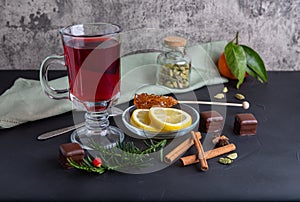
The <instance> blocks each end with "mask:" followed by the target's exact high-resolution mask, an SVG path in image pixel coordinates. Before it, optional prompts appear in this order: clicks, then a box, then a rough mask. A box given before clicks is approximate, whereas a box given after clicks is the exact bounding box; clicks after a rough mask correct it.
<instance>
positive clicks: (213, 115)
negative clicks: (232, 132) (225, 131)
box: [200, 111, 223, 133]
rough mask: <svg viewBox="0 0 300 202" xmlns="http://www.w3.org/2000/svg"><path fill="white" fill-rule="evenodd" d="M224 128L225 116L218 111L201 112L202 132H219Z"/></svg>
mask: <svg viewBox="0 0 300 202" xmlns="http://www.w3.org/2000/svg"><path fill="white" fill-rule="evenodd" d="M222 128H223V116H222V115H221V114H220V113H219V112H217V111H205V112H200V131H201V132H204V133H207V132H219V131H221V130H222Z"/></svg>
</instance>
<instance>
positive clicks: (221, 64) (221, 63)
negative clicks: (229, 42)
mask: <svg viewBox="0 0 300 202" xmlns="http://www.w3.org/2000/svg"><path fill="white" fill-rule="evenodd" d="M218 69H219V72H220V74H221V75H222V76H224V77H226V78H228V79H235V80H237V78H236V77H235V76H234V75H233V74H232V73H231V70H230V69H229V67H228V65H227V63H226V58H225V54H224V53H222V54H221V56H220V57H219V60H218ZM247 75H248V74H247V73H245V77H247Z"/></svg>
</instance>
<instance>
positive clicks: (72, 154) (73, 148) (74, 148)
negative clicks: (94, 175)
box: [59, 143, 84, 169]
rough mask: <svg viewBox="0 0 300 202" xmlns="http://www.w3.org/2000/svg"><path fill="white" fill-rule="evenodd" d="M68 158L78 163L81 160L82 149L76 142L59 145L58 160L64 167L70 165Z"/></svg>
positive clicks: (82, 155) (68, 167) (69, 166)
mask: <svg viewBox="0 0 300 202" xmlns="http://www.w3.org/2000/svg"><path fill="white" fill-rule="evenodd" d="M68 158H71V159H72V160H73V161H75V162H78V163H80V162H82V161H83V158H84V150H83V149H82V147H81V146H80V145H79V144H78V143H66V144H62V145H60V146H59V161H60V163H61V165H62V166H63V167H64V168H67V169H70V168H72V166H71V165H70V164H69V162H68V160H67V159H68Z"/></svg>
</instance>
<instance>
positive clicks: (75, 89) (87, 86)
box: [40, 23, 124, 149]
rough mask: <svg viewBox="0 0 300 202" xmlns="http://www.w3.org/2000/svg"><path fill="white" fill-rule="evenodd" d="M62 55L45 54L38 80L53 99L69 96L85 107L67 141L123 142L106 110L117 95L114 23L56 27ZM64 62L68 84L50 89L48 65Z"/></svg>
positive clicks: (117, 54) (88, 143)
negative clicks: (80, 124) (79, 125)
mask: <svg viewBox="0 0 300 202" xmlns="http://www.w3.org/2000/svg"><path fill="white" fill-rule="evenodd" d="M59 33H60V36H61V38H62V43H63V48H64V54H63V55H54V56H49V57H47V58H46V59H45V60H44V61H43V62H42V65H41V68H40V82H41V85H42V88H43V89H44V91H45V93H46V94H47V95H48V96H49V97H50V98H53V99H70V100H71V101H72V103H73V104H74V106H75V107H76V108H78V109H80V110H85V111H86V114H85V126H84V127H82V128H79V129H77V130H76V131H74V132H73V133H72V135H71V141H72V142H77V143H79V144H80V145H81V146H82V147H83V148H84V149H91V148H92V147H93V145H94V144H97V146H103V147H112V146H115V145H116V144H117V143H118V142H120V141H123V139H124V134H123V132H122V131H121V130H120V129H118V128H116V127H113V126H109V120H108V116H109V114H108V112H107V109H108V108H109V107H111V106H112V105H113V104H115V103H116V102H117V99H118V98H119V96H120V46H121V41H120V33H121V28H120V27H119V26H118V25H114V24H109V23H92V24H78V25H71V26H68V27H65V28H63V29H60V30H59ZM55 63H59V64H64V65H65V66H66V67H67V70H68V80H69V87H68V88H66V89H60V90H57V89H54V88H53V87H51V86H50V85H49V83H48V78H47V77H48V76H47V72H48V69H49V67H50V66H51V65H53V64H55Z"/></svg>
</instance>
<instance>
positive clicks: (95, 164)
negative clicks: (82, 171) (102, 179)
mask: <svg viewBox="0 0 300 202" xmlns="http://www.w3.org/2000/svg"><path fill="white" fill-rule="evenodd" d="M93 165H94V166H95V167H98V168H99V167H101V165H102V160H101V159H100V158H99V157H96V158H94V160H93Z"/></svg>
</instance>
